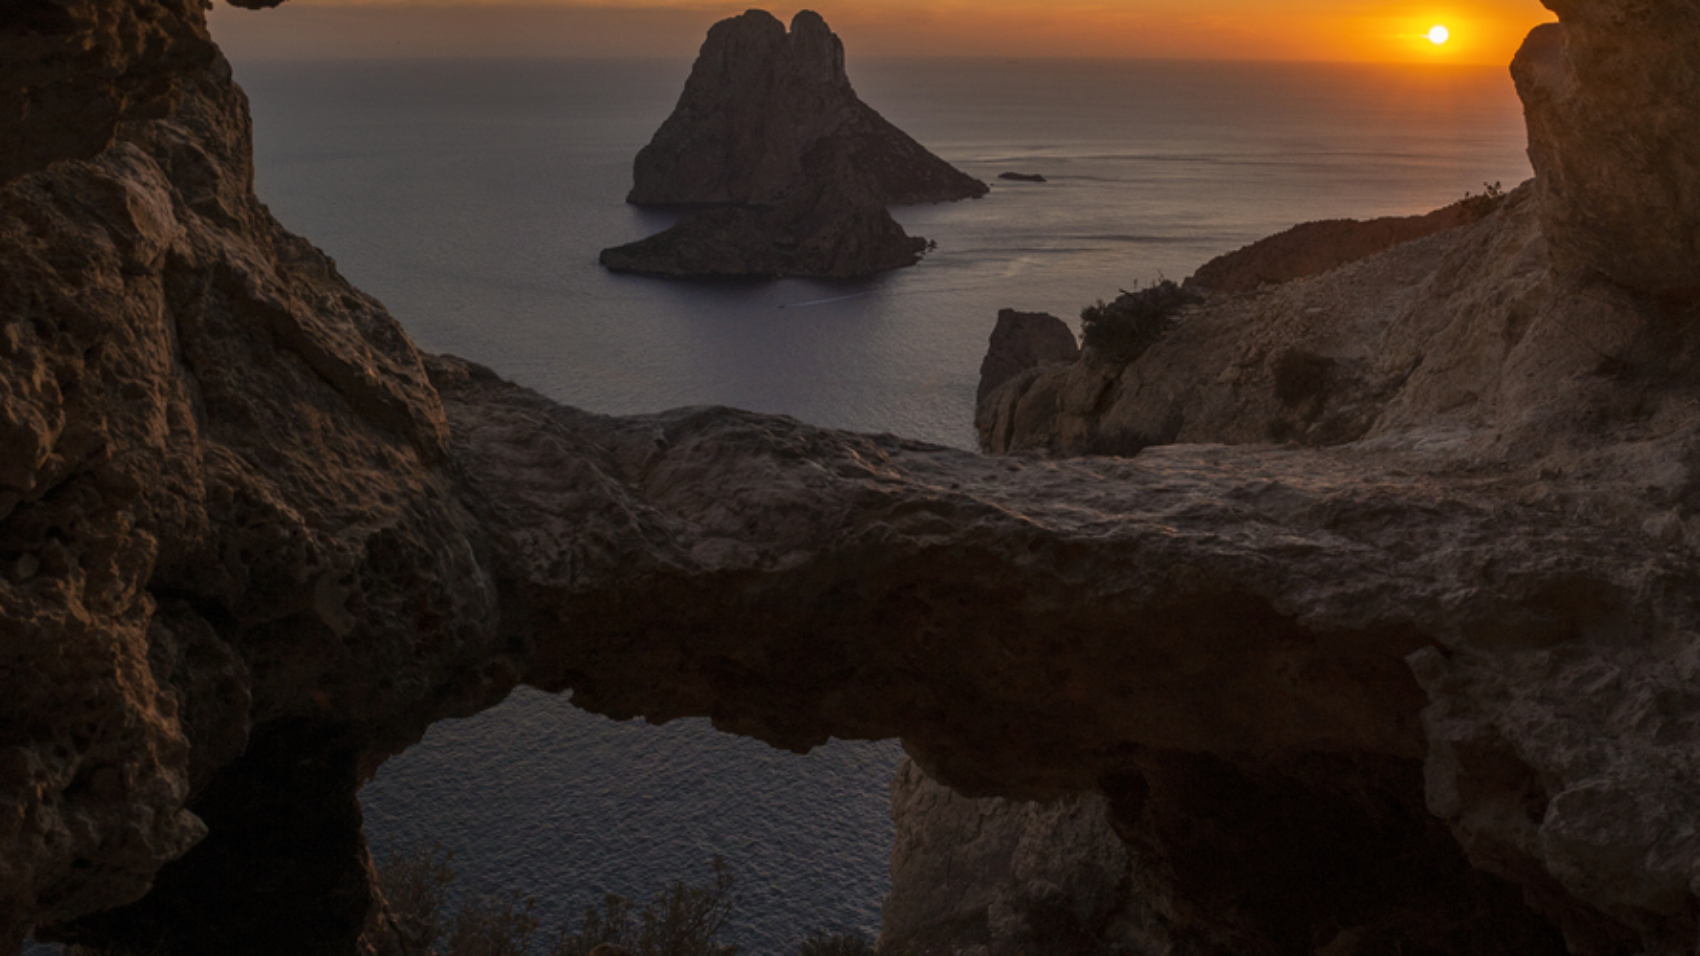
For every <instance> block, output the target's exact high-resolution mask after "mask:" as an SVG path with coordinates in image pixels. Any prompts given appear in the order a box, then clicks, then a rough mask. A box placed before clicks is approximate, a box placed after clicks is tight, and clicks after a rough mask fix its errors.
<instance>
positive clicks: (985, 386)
mask: <svg viewBox="0 0 1700 956" xmlns="http://www.w3.org/2000/svg"><path fill="white" fill-rule="evenodd" d="M1079 357H1080V346H1078V345H1076V344H1075V342H1074V333H1073V332H1072V331H1070V330H1069V327H1068V323H1067V322H1064V321H1063V320H1062V319H1059V318H1057V317H1056V316H1054V315H1051V314H1049V313H1047V312H1017V311H1015V310H1014V309H1003V310H1002V311H1000V312H998V324H997V325H996V326H995V327H994V328H993V329H992V339H991V342H990V344H989V345H988V346H987V347H986V357H985V358H984V359H983V360H982V361H981V362H980V385H979V388H978V389H977V390H976V393H975V400H976V401H978V400H981V399H984V398H985V397H986V395H987V394H989V393H990V392H991V391H992V389H994V388H997V387H998V386H999V385H1002V384H1003V383H1004V382H1007V381H1009V380H1010V379H1011V378H1013V377H1015V376H1016V375H1017V374H1019V373H1021V372H1025V371H1027V370H1028V369H1030V368H1038V367H1039V366H1041V365H1048V364H1050V363H1052V362H1072V361H1074V360H1075V359H1077V358H1079Z"/></svg>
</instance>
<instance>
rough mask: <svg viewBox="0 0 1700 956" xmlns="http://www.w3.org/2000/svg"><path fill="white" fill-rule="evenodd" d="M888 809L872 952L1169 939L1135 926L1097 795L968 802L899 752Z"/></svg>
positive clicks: (1125, 878) (1124, 947)
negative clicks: (886, 881)
mask: <svg viewBox="0 0 1700 956" xmlns="http://www.w3.org/2000/svg"><path fill="white" fill-rule="evenodd" d="M891 817H892V821H893V823H895V824H896V831H897V832H896V841H895V844H894V846H893V847H892V852H891V874H892V881H891V893H890V894H889V895H888V896H887V897H886V899H885V906H884V909H883V912H882V913H881V919H880V938H879V948H880V949H881V950H882V951H886V952H897V953H909V954H912V956H931V954H935V953H956V952H961V951H963V950H968V949H973V948H977V947H984V949H985V952H987V953H988V954H994V956H1013V954H1015V953H1019V952H1026V951H1038V952H1128V953H1145V952H1156V951H1159V950H1158V946H1160V945H1162V944H1163V943H1165V942H1167V940H1163V939H1161V938H1156V937H1152V936H1151V935H1149V934H1146V933H1143V932H1142V927H1141V926H1140V925H1139V924H1140V922H1141V921H1140V920H1139V919H1138V916H1141V915H1144V913H1143V912H1140V911H1142V910H1143V909H1145V907H1144V906H1143V902H1144V901H1143V900H1139V899H1135V898H1134V897H1133V894H1132V889H1133V880H1132V874H1131V872H1130V870H1129V865H1130V860H1129V855H1128V850H1127V847H1126V846H1124V845H1123V844H1122V841H1121V839H1120V838H1119V837H1117V836H1116V832H1115V829H1114V827H1112V826H1111V823H1110V805H1109V800H1108V799H1106V798H1105V797H1104V796H1103V795H1102V794H1097V793H1093V794H1078V795H1074V796H1069V797H1063V798H1060V799H1058V800H1055V801H1052V802H1051V803H1049V804H1038V803H1021V802H1017V801H1011V800H1005V799H1002V798H1000V797H989V798H986V799H981V800H973V799H970V798H968V797H964V796H961V795H959V794H957V793H955V792H953V791H951V790H950V788H948V787H946V786H944V785H943V784H940V783H938V782H936V781H934V780H931V779H928V777H927V776H926V774H924V773H922V772H921V769H920V768H919V767H917V766H915V764H914V763H913V762H911V761H907V760H906V761H904V762H903V764H902V766H900V767H899V768H898V771H897V775H896V777H895V779H893V780H892V782H891ZM1130 908H1132V909H1134V910H1135V911H1136V912H1135V913H1134V914H1129V912H1128V910H1129V909H1130ZM1130 916H1131V918H1130Z"/></svg>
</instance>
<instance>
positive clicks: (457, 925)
mask: <svg viewBox="0 0 1700 956" xmlns="http://www.w3.org/2000/svg"><path fill="white" fill-rule="evenodd" d="M536 903H537V901H536V900H535V899H530V898H527V899H524V900H522V899H520V896H519V894H518V893H514V894H513V895H511V896H480V897H475V898H473V899H470V900H467V901H466V902H464V903H462V904H461V906H460V909H459V910H457V911H456V912H455V918H454V926H453V928H452V929H450V930H449V941H448V948H447V949H445V950H444V951H443V956H530V954H531V938H532V936H533V935H535V934H536V932H537V926H538V923H537V917H535V916H533V915H531V910H532V908H533V907H534V906H535V905H536Z"/></svg>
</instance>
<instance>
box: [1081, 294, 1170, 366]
mask: <svg viewBox="0 0 1700 956" xmlns="http://www.w3.org/2000/svg"><path fill="white" fill-rule="evenodd" d="M1198 300H1199V297H1198V295H1197V293H1194V292H1191V291H1188V290H1187V289H1184V288H1182V287H1180V286H1178V285H1176V284H1175V283H1174V282H1171V281H1169V280H1168V279H1164V280H1162V281H1161V282H1158V283H1157V284H1156V285H1153V286H1150V287H1148V288H1145V289H1141V290H1140V291H1138V292H1127V291H1125V290H1124V291H1123V292H1122V294H1121V295H1120V296H1119V297H1117V299H1116V300H1115V301H1114V302H1110V303H1108V304H1106V303H1104V302H1103V301H1101V300H1100V301H1099V302H1098V303H1097V304H1096V305H1090V306H1087V307H1086V308H1085V309H1083V310H1081V313H1080V327H1081V338H1082V339H1083V340H1084V341H1085V343H1086V347H1087V348H1088V349H1091V350H1092V351H1094V352H1096V353H1097V354H1099V355H1101V356H1103V357H1105V358H1109V359H1113V360H1115V361H1117V362H1124V363H1126V362H1132V361H1133V360H1135V359H1137V358H1139V357H1140V356H1141V355H1144V354H1145V350H1146V349H1149V348H1150V347H1151V346H1152V345H1154V344H1156V342H1157V340H1158V339H1160V338H1162V337H1163V335H1164V333H1166V332H1168V331H1169V329H1170V328H1172V327H1173V325H1174V317H1175V314H1176V313H1178V312H1179V311H1180V310H1181V309H1182V308H1184V307H1186V306H1188V305H1191V304H1193V303H1195V302H1197V301H1198Z"/></svg>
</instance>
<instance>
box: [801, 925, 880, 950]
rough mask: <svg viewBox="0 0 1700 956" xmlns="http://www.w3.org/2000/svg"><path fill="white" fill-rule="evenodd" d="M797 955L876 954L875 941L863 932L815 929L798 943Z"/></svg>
mask: <svg viewBox="0 0 1700 956" xmlns="http://www.w3.org/2000/svg"><path fill="white" fill-rule="evenodd" d="M797 956H874V941H873V940H871V939H869V938H868V937H867V936H866V935H865V934H862V933H856V932H850V933H828V932H826V931H824V930H815V931H814V932H813V933H810V934H809V935H808V937H807V938H805V939H804V940H803V942H802V943H801V944H800V945H798V947H797Z"/></svg>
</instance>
